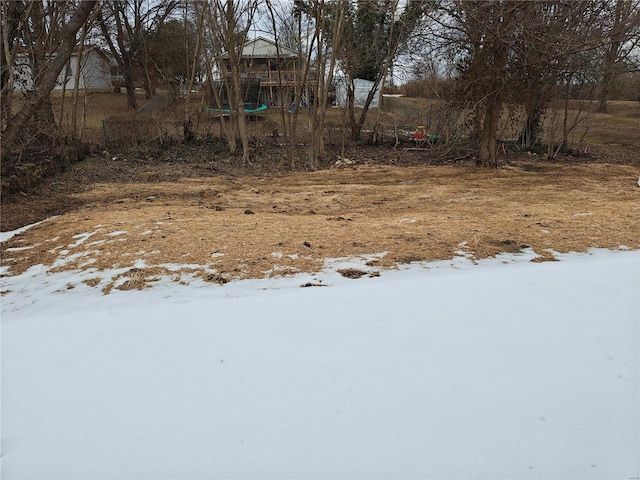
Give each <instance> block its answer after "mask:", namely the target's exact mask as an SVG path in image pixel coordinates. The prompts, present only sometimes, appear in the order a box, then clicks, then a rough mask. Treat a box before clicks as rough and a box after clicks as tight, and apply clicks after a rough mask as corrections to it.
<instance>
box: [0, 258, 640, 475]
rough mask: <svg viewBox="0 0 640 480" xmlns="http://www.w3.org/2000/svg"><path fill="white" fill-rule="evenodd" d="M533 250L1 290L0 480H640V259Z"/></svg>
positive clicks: (73, 279)
mask: <svg viewBox="0 0 640 480" xmlns="http://www.w3.org/2000/svg"><path fill="white" fill-rule="evenodd" d="M531 257H532V254H522V255H512V256H504V257H500V258H498V259H494V260H487V261H482V262H479V263H478V264H473V263H472V262H471V261H470V260H468V259H465V258H464V257H460V258H457V259H454V260H453V261H450V262H438V263H432V264H423V265H413V266H408V267H406V268H403V269H401V270H399V271H385V272H382V274H381V276H379V277H373V278H369V277H363V278H360V279H358V280H352V279H346V278H343V277H341V276H340V275H339V274H338V273H336V271H335V270H336V269H337V268H341V267H344V266H347V265H352V266H358V268H363V267H362V262H363V261H364V260H362V261H361V262H358V261H357V259H351V260H348V261H342V263H340V262H339V261H328V262H327V269H326V270H325V271H324V272H323V273H321V274H317V275H300V276H297V277H292V278H281V279H270V280H248V281H239V282H232V283H229V284H226V285H224V286H217V285H211V284H205V283H201V282H199V281H195V280H194V281H191V282H190V283H189V285H180V284H177V283H175V282H170V281H169V280H166V281H161V282H158V283H156V284H155V285H154V286H153V288H151V289H148V290H143V291H118V290H113V291H112V293H111V294H109V295H103V294H102V292H101V291H100V289H99V288H92V287H89V286H88V285H85V284H83V283H82V282H81V280H82V279H83V278H89V277H95V276H96V274H95V273H84V274H82V273H57V274H51V273H50V272H47V270H46V269H45V268H44V267H41V266H40V267H34V268H32V269H31V270H29V271H28V272H26V273H25V274H23V275H20V276H13V277H5V278H3V279H2V285H1V290H2V291H5V292H6V291H10V292H9V293H5V294H4V296H3V297H2V417H1V420H2V458H1V460H2V478H3V479H7V480H8V479H18V478H20V479H35V478H38V479H83V480H87V479H214V478H229V479H236V478H243V479H248V478H253V479H282V478H296V479H307V478H314V479H317V478H322V479H351V478H358V479H362V478H384V479H396V478H397V479H407V478H421V479H471V478H473V479H476V478H486V479H515V478H535V479H540V478H547V479H588V478H594V479H595V478H597V479H629V478H638V475H640V467H639V460H638V452H639V451H640V438H639V436H640V421H639V405H640V403H639V373H640V372H639V370H640V367H639V365H640V360H639V353H638V352H639V342H640V338H639V319H640V252H637V251H615V252H612V251H604V250H594V251H592V252H590V253H588V254H569V255H562V256H560V258H561V261H560V262H545V263H532V262H530V261H529V260H530V259H531ZM83 275H84V276H83ZM305 283H313V284H324V285H327V286H325V287H309V288H300V285H302V284H305ZM69 285H74V288H72V289H69V288H68V286H69Z"/></svg>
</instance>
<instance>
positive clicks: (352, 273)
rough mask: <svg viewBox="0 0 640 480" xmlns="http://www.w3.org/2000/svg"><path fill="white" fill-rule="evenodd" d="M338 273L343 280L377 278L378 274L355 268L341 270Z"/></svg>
mask: <svg viewBox="0 0 640 480" xmlns="http://www.w3.org/2000/svg"><path fill="white" fill-rule="evenodd" d="M338 273H339V274H340V275H342V276H343V277H345V278H361V277H364V276H367V277H379V276H380V272H377V271H376V272H366V271H364V270H358V269H357V268H343V269H341V270H338Z"/></svg>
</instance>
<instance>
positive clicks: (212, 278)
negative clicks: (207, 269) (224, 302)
mask: <svg viewBox="0 0 640 480" xmlns="http://www.w3.org/2000/svg"><path fill="white" fill-rule="evenodd" d="M202 279H203V280H204V281H205V282H209V283H216V284H218V285H224V284H225V283H229V279H227V278H226V277H223V276H222V275H218V274H217V273H209V274H203V275H202Z"/></svg>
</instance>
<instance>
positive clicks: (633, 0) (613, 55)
mask: <svg viewBox="0 0 640 480" xmlns="http://www.w3.org/2000/svg"><path fill="white" fill-rule="evenodd" d="M606 9H607V10H606V15H605V19H604V21H605V25H604V33H603V35H602V39H603V46H602V49H603V51H604V55H603V56H604V61H603V67H602V77H601V78H602V80H601V90H600V105H599V107H598V109H599V110H600V111H601V112H606V111H607V102H608V100H609V97H610V95H611V89H612V85H613V81H614V79H615V77H616V76H618V75H620V74H622V73H625V71H627V70H628V69H627V68H626V65H625V60H627V59H629V57H630V55H631V53H632V52H633V51H634V49H636V48H637V47H638V46H639V45H640V1H638V0H615V1H614V2H609V3H607V5H606Z"/></svg>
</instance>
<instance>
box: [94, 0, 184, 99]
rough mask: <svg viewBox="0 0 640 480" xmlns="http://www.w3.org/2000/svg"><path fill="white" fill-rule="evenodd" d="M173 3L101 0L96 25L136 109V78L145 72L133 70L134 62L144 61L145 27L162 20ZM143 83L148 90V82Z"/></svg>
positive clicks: (146, 31)
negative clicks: (99, 13) (116, 64)
mask: <svg viewBox="0 0 640 480" xmlns="http://www.w3.org/2000/svg"><path fill="white" fill-rule="evenodd" d="M177 6H178V0H162V1H159V2H154V3H152V4H150V3H149V2H147V1H146V0H105V1H104V3H103V8H102V11H101V16H100V18H99V20H100V29H101V30H102V34H103V37H104V40H105V41H106V43H107V45H108V47H109V50H110V51H111V54H112V55H113V57H114V58H115V60H116V62H117V63H118V66H119V68H120V71H121V73H122V77H123V80H124V87H125V89H126V90H127V105H128V107H129V108H130V109H131V110H137V109H138V102H137V100H136V96H135V84H136V78H137V77H138V78H140V79H141V80H142V81H143V82H144V79H145V75H143V74H140V73H139V72H138V71H137V65H138V64H140V63H141V64H143V65H146V64H147V62H145V61H144V59H143V58H140V57H141V56H143V54H144V48H143V46H144V41H145V36H146V35H147V34H148V32H149V30H151V29H153V28H154V27H155V26H157V25H159V24H162V23H163V22H164V21H165V20H166V19H167V17H169V15H170V14H171V13H172V12H173V11H174V10H175V9H176V8H177ZM145 85H146V86H147V88H148V89H149V90H150V85H148V84H147V83H145ZM148 94H151V92H150V91H149V92H148Z"/></svg>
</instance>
